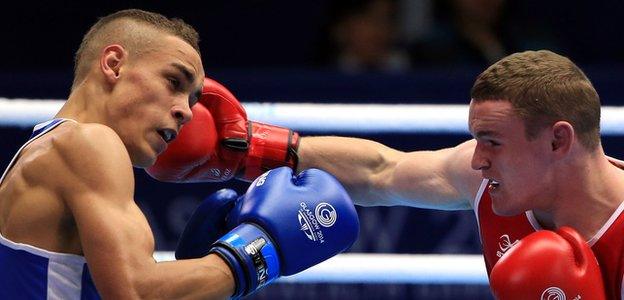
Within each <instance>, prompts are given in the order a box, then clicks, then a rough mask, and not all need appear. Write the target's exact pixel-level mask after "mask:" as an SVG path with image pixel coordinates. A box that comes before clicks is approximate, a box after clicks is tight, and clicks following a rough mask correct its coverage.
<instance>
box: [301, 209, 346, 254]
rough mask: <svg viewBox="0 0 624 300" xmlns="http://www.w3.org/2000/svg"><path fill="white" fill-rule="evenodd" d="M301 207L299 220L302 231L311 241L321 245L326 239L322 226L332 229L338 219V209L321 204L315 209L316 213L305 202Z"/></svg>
mask: <svg viewBox="0 0 624 300" xmlns="http://www.w3.org/2000/svg"><path fill="white" fill-rule="evenodd" d="M299 206H300V208H299V211H298V213H297V219H298V220H299V225H301V227H300V229H301V231H303V233H304V234H305V235H306V237H307V238H308V239H309V240H311V241H313V242H317V241H318V242H319V243H321V244H322V243H324V242H325V238H324V236H323V231H322V230H321V226H323V227H331V226H333V225H334V224H335V223H336V220H337V219H338V214H337V212H336V209H334V207H333V206H331V204H329V203H326V202H322V203H319V204H318V205H317V206H316V208H315V209H314V213H313V212H312V211H311V210H310V209H309V208H308V205H307V204H305V203H304V202H301V203H300V204H299ZM319 225H320V226H319Z"/></svg>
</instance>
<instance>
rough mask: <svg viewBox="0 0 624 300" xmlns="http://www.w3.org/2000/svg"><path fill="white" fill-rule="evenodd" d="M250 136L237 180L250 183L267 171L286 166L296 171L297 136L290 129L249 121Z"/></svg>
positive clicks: (297, 159)
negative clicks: (243, 162)
mask: <svg viewBox="0 0 624 300" xmlns="http://www.w3.org/2000/svg"><path fill="white" fill-rule="evenodd" d="M247 124H248V133H249V134H250V135H251V137H250V144H249V149H248V152H247V157H246V160H245V164H244V167H243V168H242V170H241V172H239V173H238V175H237V178H238V179H241V180H246V181H252V180H254V179H256V177H258V176H260V175H261V174H262V173H264V172H266V171H267V170H270V169H274V168H277V167H282V166H288V167H290V168H292V169H294V170H296V169H297V163H298V161H299V157H298V156H297V149H298V148H299V134H298V133H297V132H295V131H292V130H291V129H288V128H284V127H279V126H274V125H268V124H263V123H258V122H252V121H249V122H248V123H247Z"/></svg>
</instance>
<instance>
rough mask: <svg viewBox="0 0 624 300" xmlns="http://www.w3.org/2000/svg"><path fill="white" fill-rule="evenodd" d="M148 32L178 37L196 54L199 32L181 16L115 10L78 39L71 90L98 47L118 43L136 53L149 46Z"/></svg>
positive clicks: (84, 73)
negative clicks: (79, 40) (171, 16)
mask: <svg viewBox="0 0 624 300" xmlns="http://www.w3.org/2000/svg"><path fill="white" fill-rule="evenodd" d="M150 31H151V32H165V33H167V34H171V35H173V36H176V37H179V38H181V39H182V40H184V41H185V42H187V43H188V44H189V45H191V46H192V47H193V48H194V49H195V50H196V51H197V53H200V50H199V34H198V33H197V31H196V30H195V29H194V28H193V27H191V26H190V25H188V24H186V23H185V22H184V21H182V20H181V19H177V18H173V19H169V18H167V17H165V16H163V15H161V14H157V13H153V12H148V11H144V10H139V9H127V10H122V11H118V12H115V13H113V14H110V15H107V16H105V17H102V18H100V19H99V20H98V21H97V22H96V23H95V24H93V26H91V28H90V29H89V31H88V32H87V33H86V34H85V35H84V37H83V38H82V42H81V43H80V47H79V48H78V51H76V56H75V57H74V82H73V85H72V89H73V88H74V87H75V86H76V85H77V84H78V83H80V82H81V81H82V80H83V79H84V78H85V76H86V74H87V73H88V72H89V66H90V65H91V63H92V62H93V60H94V59H97V57H98V55H99V52H100V51H101V49H102V47H104V46H106V45H109V44H112V43H119V44H121V45H123V46H124V47H126V48H127V49H128V50H130V51H134V52H135V53H140V52H142V51H144V50H147V49H145V48H147V47H149V45H150V43H149V37H150V34H149V33H150Z"/></svg>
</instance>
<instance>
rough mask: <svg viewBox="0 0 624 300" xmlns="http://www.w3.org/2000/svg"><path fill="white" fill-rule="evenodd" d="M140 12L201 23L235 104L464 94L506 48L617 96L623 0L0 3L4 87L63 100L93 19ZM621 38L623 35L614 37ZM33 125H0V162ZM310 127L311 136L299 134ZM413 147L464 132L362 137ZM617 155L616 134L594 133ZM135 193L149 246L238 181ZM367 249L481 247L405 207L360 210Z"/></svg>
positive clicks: (460, 224) (623, 98)
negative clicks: (548, 55) (542, 52)
mask: <svg viewBox="0 0 624 300" xmlns="http://www.w3.org/2000/svg"><path fill="white" fill-rule="evenodd" d="M125 8H141V9H145V10H151V11H155V12H159V13H162V14H164V15H166V16H169V17H179V18H182V19H184V20H185V21H186V22H187V23H189V24H191V25H193V26H194V27H195V28H196V29H197V30H198V31H199V33H200V37H201V43H200V46H201V48H202V57H203V62H204V67H205V71H206V74H207V76H209V77H212V78H214V79H216V80H218V81H220V82H222V83H223V84H224V85H225V86H227V87H228V88H230V90H232V91H233V92H234V94H236V95H237V96H238V97H239V99H240V100H241V101H243V102H311V103H380V104H395V103H400V104H415V103H432V104H449V103H456V104H467V103H468V101H469V90H470V88H471V86H472V83H473V80H474V79H475V77H476V76H477V75H478V74H479V73H480V72H481V71H482V70H483V69H484V68H485V67H487V66H488V65H490V64H491V63H493V62H495V61H497V60H498V59H500V58H502V57H503V56H505V55H507V54H510V53H513V52H517V51H522V50H529V49H532V50H536V49H550V50H553V51H555V52H558V53H560V54H563V55H566V56H568V57H570V58H571V59H572V60H573V61H575V62H576V63H577V64H578V65H579V66H580V67H581V68H582V69H583V70H585V72H586V73H587V75H588V76H589V78H590V79H591V80H592V82H593V83H594V85H595V86H596V89H597V90H598V93H599V94H600V95H601V100H602V102H603V104H604V105H620V106H621V105H624V95H623V94H624V90H623V89H622V86H624V79H623V78H624V76H622V74H624V72H623V71H624V39H622V38H621V36H620V34H621V31H622V27H623V26H622V20H623V19H624V2H622V1H600V0H598V1H560V0H554V1H536V0H524V1H505V0H359V1H358V0H335V1H330V0H317V1H281V0H280V1H262V0H247V1H242V0H229V1H216V0H213V1H203V2H185V1H166V2H165V1H163V2H156V1H125V2H114V1H113V2H111V1H106V2H104V1H102V2H100V3H97V4H94V3H89V2H87V1H84V2H81V3H78V2H67V1H50V2H48V3H35V2H31V1H25V2H19V3H16V2H14V3H13V5H12V8H10V9H3V10H2V12H0V26H1V27H0V28H2V46H1V47H0V57H1V58H2V59H1V60H0V97H4V98H35V99H64V98H65V97H67V95H68V92H69V87H70V85H71V81H72V67H73V55H74V52H75V51H76V49H77V48H78V46H79V44H80V41H81V38H82V36H83V35H84V33H85V32H86V31H87V30H88V28H89V27H90V26H91V25H92V24H93V23H94V22H95V21H96V20H97V18H98V17H100V16H103V15H106V14H109V13H112V12H114V11H117V10H119V9H125ZM618 36H620V38H618ZM29 131H30V129H26V128H19V127H0V136H1V137H2V140H3V142H2V143H0V162H1V163H2V166H3V167H4V166H6V164H7V163H8V162H9V160H10V159H11V157H12V156H13V153H14V152H15V151H16V150H17V149H18V148H19V147H20V146H21V144H22V143H23V142H24V141H25V140H26V139H27V137H28V136H29ZM302 134H303V135H315V134H318V133H315V132H303V133H302ZM361 137H364V138H369V139H373V140H376V141H379V142H382V143H385V144H387V145H389V146H391V147H395V148H397V149H401V150H405V151H411V150H418V149H437V148H442V147H448V146H452V145H455V144H457V143H459V142H461V141H463V140H465V139H467V138H469V137H468V136H466V135H461V134H378V135H369V134H367V135H364V134H363V135H361ZM603 143H604V145H605V148H606V151H607V153H609V154H611V155H613V156H616V157H620V158H622V157H624V143H622V137H617V136H610V137H605V138H604V140H603ZM135 173H136V178H137V190H136V200H137V202H138V203H139V205H140V206H141V207H142V209H143V211H144V212H145V214H146V215H147V217H148V219H149V221H150V223H151V225H152V228H153V230H154V234H155V236H156V241H157V248H158V250H173V249H174V248H175V245H176V241H177V237H178V236H179V234H180V233H181V231H182V229H183V227H184V225H185V222H186V218H188V216H189V215H190V213H191V212H192V211H193V209H194V207H195V206H196V205H197V203H198V202H199V201H200V200H201V198H202V197H204V196H205V195H208V194H210V193H211V192H213V191H215V190H217V189H219V188H222V187H233V188H235V189H237V190H238V191H241V192H242V191H244V190H245V189H246V186H247V184H246V183H243V182H228V183H223V184H188V185H186V184H185V185H174V184H160V183H157V182H155V181H154V180H152V179H151V178H149V177H148V176H146V175H145V173H144V172H143V171H142V170H136V172H135ZM358 210H359V213H360V218H361V222H362V224H361V225H362V226H361V237H360V239H359V240H358V242H357V243H356V244H355V245H354V246H353V248H352V249H351V250H350V251H351V252H364V253H409V254H422V253H440V254H457V253H462V254H478V253H480V251H481V249H480V243H479V237H478V233H477V231H476V223H475V220H474V215H473V213H472V212H471V211H468V212H438V211H428V210H420V209H414V208H405V207H389V208H388V207H381V208H358ZM254 298H256V299H312V298H328V299H342V298H348V299H356V298H360V299H364V298H366V299H376V298H393V299H405V298H410V299H456V298H461V299H491V295H490V293H489V291H488V288H487V286H464V285H399V284H394V285H328V284H315V285H298V284H279V285H274V286H271V287H269V288H267V289H265V290H263V291H262V292H260V293H258V294H256V295H255V296H254Z"/></svg>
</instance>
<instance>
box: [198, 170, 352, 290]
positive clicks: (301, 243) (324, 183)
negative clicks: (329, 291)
mask: <svg viewBox="0 0 624 300" xmlns="http://www.w3.org/2000/svg"><path fill="white" fill-rule="evenodd" d="M228 223H229V224H230V225H229V226H236V227H235V228H234V229H232V231H230V232H229V233H227V234H225V235H224V236H223V237H221V238H220V239H219V240H218V241H217V242H216V243H215V244H214V245H213V248H212V249H211V250H210V252H211V253H217V254H218V255H220V256H221V257H222V258H223V259H224V260H225V261H226V262H227V263H228V265H229V266H230V268H231V269H232V274H234V277H235V280H236V289H235V292H234V295H233V296H234V297H240V296H246V295H249V294H251V293H253V292H254V291H256V290H258V289H260V288H262V287H263V286H265V285H267V284H269V283H270V282H272V281H273V280H275V279H276V278H278V277H279V276H287V275H293V274H295V273H298V272H301V271H303V270H305V269H307V268H309V267H311V266H313V265H315V264H318V263H320V262H322V261H324V260H326V259H328V258H330V257H332V256H334V255H336V254H338V253H340V252H342V251H344V250H346V249H347V248H349V247H350V246H351V245H352V244H353V242H355V240H356V238H357V236H358V231H359V222H358V217H357V213H356V211H355V207H354V206H353V203H352V201H351V199H350V198H349V195H348V194H347V192H346V191H345V190H344V188H343V187H342V185H340V183H339V182H338V181H337V180H336V179H335V178H334V177H333V176H332V175H330V174H329V173H326V172H324V171H321V170H318V169H310V170H306V171H303V172H302V173H300V174H299V175H298V176H294V175H293V173H292V170H291V169H290V168H288V167H282V168H278V169H274V170H271V171H268V172H266V173H264V174H263V175H261V176H260V177H258V178H257V179H256V180H255V181H254V182H252V183H251V186H250V187H249V189H248V190H247V193H246V194H245V195H244V196H242V197H240V198H239V199H238V200H237V203H236V206H235V207H234V209H233V210H232V211H231V212H230V214H229V216H228Z"/></svg>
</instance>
